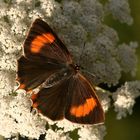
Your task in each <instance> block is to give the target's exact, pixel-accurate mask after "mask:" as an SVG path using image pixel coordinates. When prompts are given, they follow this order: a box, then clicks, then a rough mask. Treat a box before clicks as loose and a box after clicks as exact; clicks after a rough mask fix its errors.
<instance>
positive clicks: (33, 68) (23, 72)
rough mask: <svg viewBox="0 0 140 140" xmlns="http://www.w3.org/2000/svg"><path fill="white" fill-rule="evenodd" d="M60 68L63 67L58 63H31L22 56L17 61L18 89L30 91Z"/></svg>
mask: <svg viewBox="0 0 140 140" xmlns="http://www.w3.org/2000/svg"><path fill="white" fill-rule="evenodd" d="M62 68H63V66H62V65H60V64H58V63H53V62H47V61H46V62H44V61H40V62H38V61H32V60H30V59H27V58H25V57H24V56H22V57H21V58H20V59H19V60H18V71H17V76H18V77H17V80H18V82H19V83H20V86H19V87H18V89H25V90H26V91H29V90H32V89H34V88H36V87H37V86H39V85H40V84H41V83H43V82H44V81H45V80H46V79H47V78H48V77H49V76H50V75H52V74H54V73H56V72H57V71H59V70H60V69H62Z"/></svg>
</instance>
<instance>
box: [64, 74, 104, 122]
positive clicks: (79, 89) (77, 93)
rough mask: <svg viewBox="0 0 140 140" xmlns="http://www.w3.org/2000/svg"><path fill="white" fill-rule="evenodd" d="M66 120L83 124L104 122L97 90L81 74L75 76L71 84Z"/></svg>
mask: <svg viewBox="0 0 140 140" xmlns="http://www.w3.org/2000/svg"><path fill="white" fill-rule="evenodd" d="M65 118H66V119H68V120H70V121H72V122H75V123H82V124H97V123H101V122H103V121H104V113H103V109H102V107H101V104H100V102H99V100H98V98H97V96H96V93H95V90H94V89H93V87H92V86H91V85H90V83H89V82H88V81H87V80H86V78H85V77H84V76H82V75H81V74H80V73H77V74H76V75H75V76H73V77H72V78H71V81H70V82H69V87H68V94H67V104H66V110H65Z"/></svg>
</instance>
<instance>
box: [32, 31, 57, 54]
mask: <svg viewBox="0 0 140 140" xmlns="http://www.w3.org/2000/svg"><path fill="white" fill-rule="evenodd" d="M54 40H55V37H54V36H53V35H52V34H51V33H44V34H42V35H39V36H37V37H36V38H35V39H34V40H33V41H32V43H31V52H33V53H38V52H39V51H40V50H41V48H42V47H43V46H44V44H47V43H53V42H54Z"/></svg>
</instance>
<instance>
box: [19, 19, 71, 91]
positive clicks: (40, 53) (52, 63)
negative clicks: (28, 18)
mask: <svg viewBox="0 0 140 140" xmlns="http://www.w3.org/2000/svg"><path fill="white" fill-rule="evenodd" d="M24 53H25V56H22V57H21V58H20V59H19V60H18V70H17V80H18V81H19V83H20V86H19V89H25V90H31V89H33V88H35V87H37V86H39V85H40V84H41V83H42V82H44V81H45V80H46V79H47V78H48V77H49V76H50V75H51V74H54V73H56V72H57V71H58V70H61V69H62V68H63V67H65V65H66V63H71V62H72V60H71V57H70V54H69V52H68V50H67V48H66V47H65V46H64V44H63V43H62V42H61V40H60V39H59V38H58V37H57V35H56V34H55V33H54V32H53V31H52V29H51V28H50V27H49V25H48V24H47V23H45V22H44V21H42V20H41V19H36V20H35V21H34V22H33V24H32V26H31V28H30V31H29V33H28V35H27V38H26V40H25V42H24Z"/></svg>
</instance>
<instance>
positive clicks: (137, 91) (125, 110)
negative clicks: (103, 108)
mask: <svg viewBox="0 0 140 140" xmlns="http://www.w3.org/2000/svg"><path fill="white" fill-rule="evenodd" d="M138 96H140V81H134V82H126V83H125V85H124V86H122V87H121V88H119V89H118V90H117V91H116V92H115V93H113V99H114V106H115V111H116V112H117V119H121V118H122V117H126V115H127V114H132V108H133V105H134V103H135V98H136V97H138Z"/></svg>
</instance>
